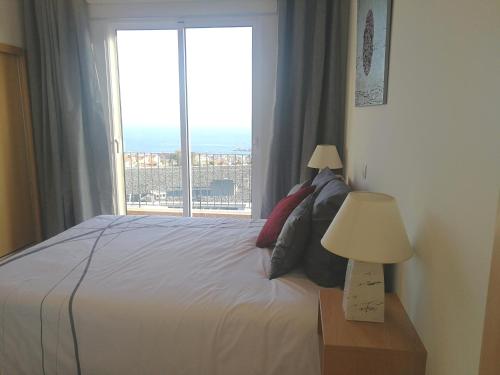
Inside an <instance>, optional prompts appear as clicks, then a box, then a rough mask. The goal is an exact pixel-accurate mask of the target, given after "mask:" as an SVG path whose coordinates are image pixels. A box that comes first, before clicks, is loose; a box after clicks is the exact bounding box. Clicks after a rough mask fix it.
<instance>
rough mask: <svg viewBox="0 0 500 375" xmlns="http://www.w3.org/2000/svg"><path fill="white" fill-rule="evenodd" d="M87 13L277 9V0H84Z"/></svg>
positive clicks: (173, 13) (202, 13)
mask: <svg viewBox="0 0 500 375" xmlns="http://www.w3.org/2000/svg"><path fill="white" fill-rule="evenodd" d="M87 2H88V3H89V9H90V17H91V18H94V19H97V18H112V19H117V18H158V17H196V16H201V17H207V16H217V17H220V16H230V15H246V16H248V15H250V14H252V15H257V14H269V13H276V9H277V3H276V0H87Z"/></svg>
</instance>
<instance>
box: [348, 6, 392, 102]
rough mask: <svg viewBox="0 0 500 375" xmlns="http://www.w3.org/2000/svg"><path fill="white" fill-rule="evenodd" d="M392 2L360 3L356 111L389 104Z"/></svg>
mask: <svg viewBox="0 0 500 375" xmlns="http://www.w3.org/2000/svg"><path fill="white" fill-rule="evenodd" d="M391 8H392V1H391V0H358V23H357V37H356V38H357V48H356V93H355V103H356V107H364V106H369V105H378V104H386V103H387V77H388V71H389V47H390V35H391V30H390V29H391Z"/></svg>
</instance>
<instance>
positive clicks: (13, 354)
mask: <svg viewBox="0 0 500 375" xmlns="http://www.w3.org/2000/svg"><path fill="white" fill-rule="evenodd" d="M262 224H263V221H260V220H259V221H255V220H254V221H250V220H248V221H245V220H237V219H201V218H196V219H193V218H172V217H158V216H99V217H96V218H94V219H92V220H89V221H87V222H84V223H82V224H80V225H78V226H76V227H74V228H72V229H70V230H68V231H66V232H64V233H62V234H60V235H58V236H56V237H54V238H52V239H50V240H48V241H46V242H44V243H42V244H40V245H37V246H35V247H32V248H30V249H28V250H25V251H23V252H21V253H17V254H14V255H12V256H10V257H7V258H3V259H1V260H0V324H1V326H0V373H1V374H2V375H18V374H29V375H34V374H47V375H49V374H61V375H66V374H172V375H182V374H186V375H195V374H196V375H198V374H203V375H211V374H213V375H225V374H227V375H246V374H259V375H266V374H287V375H294V374H297V375H299V374H300V375H308V374H311V375H317V374H319V372H320V370H319V354H318V339H317V333H316V325H317V305H318V301H317V292H318V288H317V287H316V286H315V285H314V284H313V283H312V282H310V281H309V280H307V279H306V278H305V276H303V275H302V274H300V273H294V274H291V275H288V276H286V277H282V278H280V279H277V280H272V281H270V280H268V278H267V274H268V268H269V259H270V253H269V250H266V249H258V248H256V247H255V245H254V244H255V240H256V237H257V235H258V233H259V230H260V228H261V227H262Z"/></svg>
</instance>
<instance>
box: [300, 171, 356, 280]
mask: <svg viewBox="0 0 500 375" xmlns="http://www.w3.org/2000/svg"><path fill="white" fill-rule="evenodd" d="M350 191H351V188H350V187H349V186H347V185H346V184H345V183H344V181H342V180H340V179H334V180H332V181H330V182H328V183H327V184H326V185H325V186H324V187H323V188H322V189H321V191H320V192H319V193H318V194H317V197H316V199H315V201H314V205H313V212H312V218H311V234H310V236H309V244H308V246H307V249H306V251H305V255H304V271H305V273H306V275H307V276H308V277H309V278H310V279H311V280H312V281H314V282H315V283H316V284H318V285H321V286H324V287H335V286H343V285H344V280H345V272H346V268H347V259H346V258H342V257H339V256H338V255H335V254H332V253H330V252H329V251H327V250H326V249H325V248H323V246H322V245H321V238H322V237H323V235H324V234H325V232H326V230H327V229H328V227H329V225H330V223H331V222H332V220H333V218H334V217H335V215H336V214H337V212H338V210H339V208H340V206H342V203H343V202H344V200H345V198H346V197H347V195H348V194H349V192H350Z"/></svg>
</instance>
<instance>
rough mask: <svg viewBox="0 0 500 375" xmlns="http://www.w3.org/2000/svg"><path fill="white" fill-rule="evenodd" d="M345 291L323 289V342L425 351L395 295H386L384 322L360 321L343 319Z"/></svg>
mask: <svg viewBox="0 0 500 375" xmlns="http://www.w3.org/2000/svg"><path fill="white" fill-rule="evenodd" d="M342 296H343V292H342V291H341V290H340V289H321V290H320V293H319V308H320V318H321V330H322V332H323V345H325V346H326V347H337V348H357V349H363V348H366V349H380V350H399V351H410V352H425V348H424V346H423V344H422V341H420V338H419V337H418V334H417V332H416V331H415V328H414V327H413V325H412V323H411V321H410V319H409V318H408V315H407V314H406V312H405V310H404V308H403V306H402V304H401V302H400V301H399V298H398V297H397V296H396V295H395V294H386V295H385V322H384V323H371V322H357V321H348V320H345V318H344V311H343V310H342Z"/></svg>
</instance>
